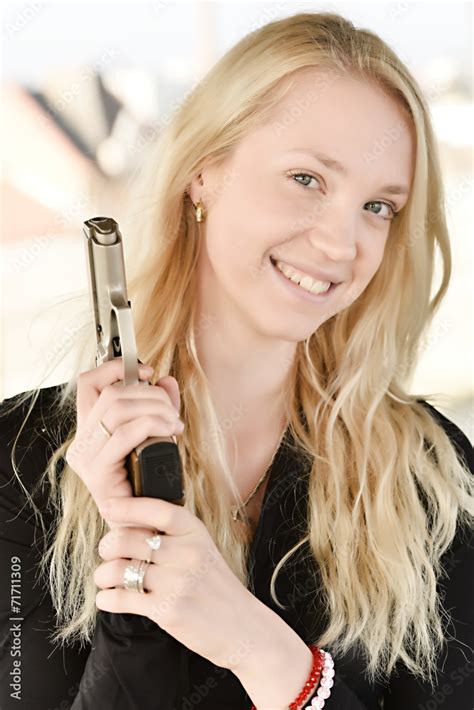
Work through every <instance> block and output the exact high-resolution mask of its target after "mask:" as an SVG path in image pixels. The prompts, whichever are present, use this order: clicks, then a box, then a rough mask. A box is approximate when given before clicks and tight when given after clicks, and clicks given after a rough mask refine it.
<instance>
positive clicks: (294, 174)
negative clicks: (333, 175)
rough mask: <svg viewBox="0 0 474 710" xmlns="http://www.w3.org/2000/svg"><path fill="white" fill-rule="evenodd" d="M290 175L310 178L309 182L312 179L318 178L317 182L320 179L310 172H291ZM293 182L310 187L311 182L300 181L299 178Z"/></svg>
mask: <svg viewBox="0 0 474 710" xmlns="http://www.w3.org/2000/svg"><path fill="white" fill-rule="evenodd" d="M288 175H289V176H290V177H292V178H293V177H298V178H299V177H303V178H309V182H310V181H311V180H316V181H317V182H319V180H318V179H317V178H316V177H315V176H314V175H310V174H309V173H298V172H289V173H288ZM293 182H298V184H299V185H301V186H302V187H306V188H309V184H308V183H306V184H305V183H304V182H300V181H299V180H297V181H293ZM320 184H321V183H320Z"/></svg>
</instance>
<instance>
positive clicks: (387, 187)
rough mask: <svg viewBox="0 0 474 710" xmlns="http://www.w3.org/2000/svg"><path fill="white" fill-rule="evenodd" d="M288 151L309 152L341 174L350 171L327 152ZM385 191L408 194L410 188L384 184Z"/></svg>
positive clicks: (394, 193) (288, 151)
mask: <svg viewBox="0 0 474 710" xmlns="http://www.w3.org/2000/svg"><path fill="white" fill-rule="evenodd" d="M285 152H286V153H307V154H308V155H311V156H313V158H316V160H319V162H320V163H322V164H323V165H325V166H326V167H327V168H329V170H334V171H335V172H338V173H341V175H348V171H347V168H346V166H345V165H343V164H342V163H341V162H339V160H336V159H335V158H330V157H329V156H328V155H326V154H325V153H320V152H319V151H316V150H312V149H311V148H302V149H301V148H292V149H291V150H287V151H285ZM380 189H381V190H382V191H383V192H389V193H390V194H392V195H408V192H409V191H408V188H407V187H406V185H384V186H383V187H381V188H380Z"/></svg>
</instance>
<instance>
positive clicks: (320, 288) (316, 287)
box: [275, 261, 331, 293]
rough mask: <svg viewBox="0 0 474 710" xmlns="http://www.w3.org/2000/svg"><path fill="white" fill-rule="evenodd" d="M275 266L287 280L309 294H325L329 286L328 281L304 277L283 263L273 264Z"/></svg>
mask: <svg viewBox="0 0 474 710" xmlns="http://www.w3.org/2000/svg"><path fill="white" fill-rule="evenodd" d="M275 266H276V267H277V268H278V269H279V270H280V271H281V272H282V274H284V275H285V276H286V277H287V278H288V279H290V280H291V281H294V283H296V284H299V285H300V287H301V288H303V289H304V290H305V291H309V292H310V293H325V292H326V291H327V290H328V289H329V287H330V286H331V282H330V281H317V280H316V279H313V278H312V277H311V276H306V275H305V274H302V273H301V272H299V271H296V269H293V267H292V266H289V265H288V264H285V262H284V261H277V262H275Z"/></svg>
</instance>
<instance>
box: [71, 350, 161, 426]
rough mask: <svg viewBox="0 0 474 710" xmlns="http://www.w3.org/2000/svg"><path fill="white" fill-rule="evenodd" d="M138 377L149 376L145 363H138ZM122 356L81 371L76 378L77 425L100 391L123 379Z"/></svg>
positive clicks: (144, 378)
mask: <svg viewBox="0 0 474 710" xmlns="http://www.w3.org/2000/svg"><path fill="white" fill-rule="evenodd" d="M138 373H139V379H140V381H141V380H147V378H149V377H150V371H147V370H146V367H145V365H141V364H138ZM123 379H124V371H123V358H121V357H116V358H113V359H112V360H108V361H106V362H104V363H102V365H100V366H99V367H96V368H95V369H93V370H88V371H86V372H81V373H80V374H79V376H78V378H77V395H76V398H77V414H78V426H79V424H80V423H81V422H80V421H79V420H80V418H81V417H82V416H83V415H85V416H87V413H88V412H89V411H90V410H91V409H92V407H93V406H94V404H95V403H96V401H97V400H98V398H99V396H100V393H101V392H102V390H103V389H104V387H106V386H107V385H113V384H115V383H117V382H120V381H123Z"/></svg>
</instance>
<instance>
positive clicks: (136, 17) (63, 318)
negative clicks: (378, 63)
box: [0, 0, 474, 441]
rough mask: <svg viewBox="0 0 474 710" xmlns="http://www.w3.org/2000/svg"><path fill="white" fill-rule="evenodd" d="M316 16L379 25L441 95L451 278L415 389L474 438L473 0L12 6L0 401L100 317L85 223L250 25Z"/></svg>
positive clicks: (34, 378)
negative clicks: (91, 289)
mask: <svg viewBox="0 0 474 710" xmlns="http://www.w3.org/2000/svg"><path fill="white" fill-rule="evenodd" d="M317 10H329V11H334V12H339V13H341V14H343V15H345V16H346V17H348V18H349V19H351V20H352V21H353V22H354V23H355V24H356V25H357V26H360V27H365V28H368V29H371V30H374V31H375V32H377V33H378V34H379V35H381V36H382V38H383V39H384V40H386V41H387V42H388V43H389V44H390V45H391V46H392V47H393V48H394V49H395V51H397V53H398V54H399V55H400V57H401V58H402V59H403V61H404V62H405V63H406V64H407V65H408V66H409V68H410V69H411V71H412V72H413V73H414V75H415V76H416V78H417V79H418V81H419V82H420V84H421V86H422V88H423V90H424V92H425V95H426V97H427V99H428V102H429V104H430V108H431V112H432V117H433V121H434V126H435V130H436V133H437V136H438V140H439V145H440V149H441V156H442V165H443V169H444V179H445V187H446V202H447V211H448V218H449V224H450V229H451V239H452V249H453V275H452V281H451V285H450V289H449V292H448V296H447V297H446V299H445V302H444V303H443V305H442V307H441V309H440V311H439V313H438V315H437V317H436V319H435V321H434V323H433V326H432V328H431V330H430V332H429V334H428V335H427V337H426V341H425V342H424V344H423V348H422V357H421V359H420V363H419V365H418V367H417V371H416V373H415V377H414V380H413V382H412V384H411V391H412V392H421V393H424V394H430V393H435V394H437V395H439V396H440V397H442V400H443V405H442V407H440V409H441V410H442V411H443V412H444V413H445V414H446V415H447V416H449V417H450V418H451V419H453V421H455V422H456V423H457V424H458V425H459V426H460V427H461V428H462V430H463V431H464V432H465V433H466V435H467V436H468V437H469V438H470V440H471V441H473V440H474V400H473V390H474V386H473V385H474V377H473V375H474V372H473V362H474V358H473V333H474V317H473V316H474V306H473V290H472V257H473V231H472V227H473V216H472V204H473V202H472V196H473V194H472V193H473V152H472V142H473V132H472V126H473V125H474V121H473V119H474V115H473V114H474V111H473V96H472V4H471V3H470V2H452V1H451V2H449V3H448V2H439V3H437V2H383V1H381V2H380V1H379V2H369V3H360V2H333V3H330V4H328V3H320V2H297V1H295V0H294V1H292V2H289V1H287V2H226V1H224V0H222V1H220V2H180V1H179V0H159V1H158V2H137V1H134V2H133V3H132V2H122V3H117V2H94V3H91V2H80V3H74V2H61V3H59V2H29V3H28V2H27V3H19V2H13V3H11V2H10V3H7V4H3V9H2V20H1V21H2V40H3V41H2V66H3V71H2V106H3V114H2V115H3V162H2V168H3V169H2V179H1V194H2V207H3V209H2V217H1V219H2V223H1V234H2V260H1V262H2V263H1V269H2V286H1V296H2V302H1V325H2V336H3V337H2V351H1V360H0V363H1V377H0V400H1V399H3V398H5V397H10V396H13V395H14V394H16V393H18V392H21V391H25V390H27V389H30V388H33V387H35V386H37V385H38V383H39V382H40V380H42V379H43V377H44V374H45V372H47V371H48V370H50V369H51V368H53V366H54V369H52V371H51V372H50V373H49V374H48V378H47V380H46V381H44V382H43V384H42V386H48V385H53V384H58V383H60V382H64V381H65V380H66V379H68V377H69V376H70V368H71V362H72V361H71V357H72V352H73V350H74V342H75V336H76V335H77V333H78V332H79V331H80V328H81V324H83V323H84V322H85V321H87V319H89V318H90V310H89V309H90V306H89V302H88V301H87V296H86V294H87V274H86V269H85V263H86V262H85V255H84V246H83V238H82V223H83V221H84V220H85V219H88V218H90V217H92V216H97V215H99V214H105V215H109V216H114V218H115V219H117V221H118V222H119V224H120V222H121V220H122V219H124V218H125V215H124V214H123V198H124V196H126V194H127V184H128V183H129V181H130V178H131V176H132V175H133V171H134V169H135V168H136V166H137V165H139V164H140V161H141V159H142V157H143V156H144V155H145V154H146V151H147V148H148V146H149V145H150V143H151V142H152V141H153V140H154V139H155V138H156V136H157V135H159V133H160V131H161V129H162V128H163V127H165V126H166V125H167V123H168V121H169V120H170V118H171V115H172V113H173V111H174V110H175V109H176V108H177V107H178V106H179V105H180V102H181V101H183V100H184V99H185V97H186V93H187V92H188V91H189V90H190V89H192V88H193V86H194V85H195V84H196V83H197V82H198V81H199V80H200V79H201V78H202V76H203V75H204V74H205V73H206V71H207V70H208V69H209V68H210V67H211V66H212V65H213V64H214V63H215V62H216V61H217V60H218V59H219V57H220V56H221V55H222V54H223V53H225V52H226V51H227V50H228V49H229V48H230V46H232V45H233V44H235V43H236V42H237V41H238V40H240V39H241V37H243V36H244V35H246V34H248V33H249V32H251V31H252V30H254V29H256V28H257V27H259V26H261V25H263V24H266V23H267V22H270V21H272V20H274V19H278V18H280V17H285V16H288V15H292V14H294V13H296V12H300V11H306V12H308V11H310V12H311V11H317ZM124 239H125V240H126V234H124ZM132 305H133V304H132Z"/></svg>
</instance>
